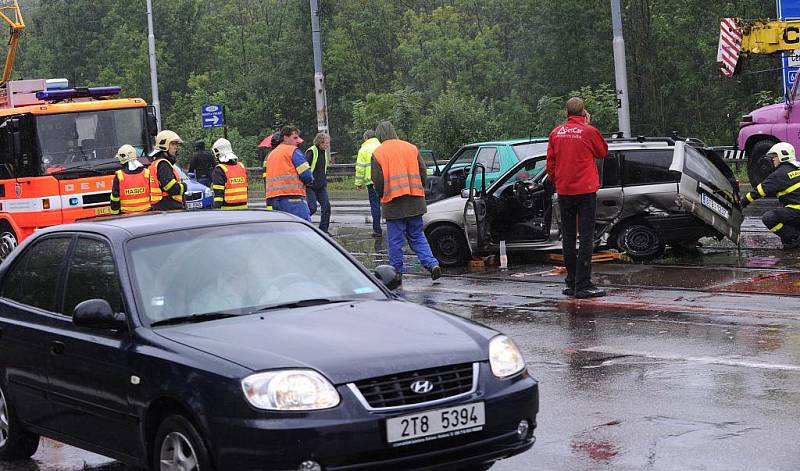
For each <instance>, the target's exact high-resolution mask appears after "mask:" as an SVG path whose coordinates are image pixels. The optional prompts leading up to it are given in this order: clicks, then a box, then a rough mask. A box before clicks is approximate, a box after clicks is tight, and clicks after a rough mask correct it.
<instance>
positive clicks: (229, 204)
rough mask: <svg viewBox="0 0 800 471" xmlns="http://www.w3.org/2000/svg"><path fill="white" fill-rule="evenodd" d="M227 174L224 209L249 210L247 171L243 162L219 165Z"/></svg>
mask: <svg viewBox="0 0 800 471" xmlns="http://www.w3.org/2000/svg"><path fill="white" fill-rule="evenodd" d="M217 167H219V168H220V169H222V171H223V172H225V176H226V177H227V180H225V195H224V197H223V200H222V201H223V203H224V205H223V206H222V208H223V209H243V208H247V169H245V168H244V165H242V163H241V162H236V163H234V164H217Z"/></svg>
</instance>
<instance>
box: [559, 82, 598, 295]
mask: <svg viewBox="0 0 800 471" xmlns="http://www.w3.org/2000/svg"><path fill="white" fill-rule="evenodd" d="M566 109H567V121H566V122H565V123H564V124H561V125H559V126H556V128H555V129H553V131H551V132H550V137H549V140H548V145H547V177H548V178H549V179H550V181H552V182H553V185H554V186H555V190H556V193H558V207H559V210H560V211H561V220H562V229H563V232H562V243H563V251H564V264H565V265H566V267H567V278H566V280H565V282H566V284H567V287H566V288H565V289H564V291H563V293H564V294H565V295H566V296H574V297H576V298H593V297H598V296H605V294H606V292H605V291H604V290H602V289H600V288H598V287H596V286H595V285H594V284H592V252H593V248H594V247H593V240H594V216H595V209H596V207H597V190H598V189H599V188H600V178H599V177H598V175H597V167H596V166H595V159H604V158H605V157H606V154H608V144H607V143H606V141H605V139H603V136H602V135H600V131H598V130H597V129H596V128H594V127H592V126H590V125H589V123H590V122H591V115H590V114H589V112H588V111H587V110H586V106H585V105H584V103H583V100H582V99H580V98H578V97H572V98H570V99H569V100H567V106H566ZM578 234H580V249H576V247H575V242H576V239H577V236H578ZM576 252H577V253H576Z"/></svg>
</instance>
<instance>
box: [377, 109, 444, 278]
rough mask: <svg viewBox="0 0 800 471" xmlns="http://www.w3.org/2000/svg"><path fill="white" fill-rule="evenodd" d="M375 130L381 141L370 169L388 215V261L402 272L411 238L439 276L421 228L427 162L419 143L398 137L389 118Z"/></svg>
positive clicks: (413, 246) (419, 254) (422, 258)
mask: <svg viewBox="0 0 800 471" xmlns="http://www.w3.org/2000/svg"><path fill="white" fill-rule="evenodd" d="M375 134H376V135H377V136H376V137H377V138H378V140H379V141H381V145H380V146H378V147H377V148H376V149H375V150H374V151H373V152H372V161H371V173H372V181H373V184H374V185H375V191H376V192H377V193H378V196H380V197H381V204H382V205H383V217H384V218H385V219H386V236H387V237H386V238H387V241H388V243H389V250H388V251H389V263H390V264H391V265H392V266H393V267H394V268H395V270H397V273H398V275H400V276H402V273H403V246H404V245H405V242H406V239H408V242H409V245H411V249H412V250H414V252H415V253H416V254H417V257H418V258H419V262H420V264H421V265H422V266H423V267H425V269H426V270H428V271H429V272H430V274H431V278H432V279H434V280H436V279H437V278H439V277H440V276H442V269H441V268H440V267H439V261H438V260H436V257H434V256H433V253H432V252H431V246H430V245H429V244H428V239H426V238H425V233H424V232H423V231H422V215H423V214H425V213H426V212H427V211H428V207H427V205H426V204H425V176H426V175H427V173H428V171H427V167H426V165H425V162H423V160H422V157H420V155H419V149H417V146H415V145H414V144H411V143H409V142H406V141H403V140H401V139H399V138H398V137H397V132H395V130H394V126H392V123H390V122H389V121H383V122H381V123H380V124H378V128H377V129H375Z"/></svg>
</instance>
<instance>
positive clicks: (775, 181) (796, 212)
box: [743, 161, 800, 248]
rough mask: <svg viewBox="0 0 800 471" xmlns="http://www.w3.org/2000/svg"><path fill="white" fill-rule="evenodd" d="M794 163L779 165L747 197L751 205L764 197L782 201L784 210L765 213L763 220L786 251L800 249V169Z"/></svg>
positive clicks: (745, 198)
mask: <svg viewBox="0 0 800 471" xmlns="http://www.w3.org/2000/svg"><path fill="white" fill-rule="evenodd" d="M793 162H795V161H792V162H783V163H781V164H780V165H778V166H777V167H776V168H775V170H774V171H773V172H772V173H771V174H769V176H768V177H767V178H765V179H764V181H762V182H761V183H759V184H758V185H756V187H755V188H754V189H753V190H752V191H749V192H748V193H747V194H745V195H744V198H743V202H744V200H747V202H748V203H752V202H753V201H755V200H757V199H759V198H764V197H777V198H778V201H779V202H780V203H781V204H782V205H783V207H782V208H777V209H773V210H770V211H767V212H765V213H764V215H763V216H762V218H761V220H762V221H764V225H765V226H767V228H768V229H769V230H770V231H772V232H774V233H775V234H776V235H778V236H779V237H780V238H781V241H782V242H783V245H784V247H786V248H790V247H797V246H800V168H798V167H797V166H795V165H794V163H793Z"/></svg>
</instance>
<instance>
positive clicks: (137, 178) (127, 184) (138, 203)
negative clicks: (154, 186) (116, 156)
mask: <svg viewBox="0 0 800 471" xmlns="http://www.w3.org/2000/svg"><path fill="white" fill-rule="evenodd" d="M149 210H150V169H147V168H144V167H140V168H137V169H136V170H134V171H130V170H128V169H127V168H125V169H124V170H117V172H116V173H115V174H114V181H113V183H112V184H111V214H120V213H122V214H127V213H141V212H144V211H149Z"/></svg>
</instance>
